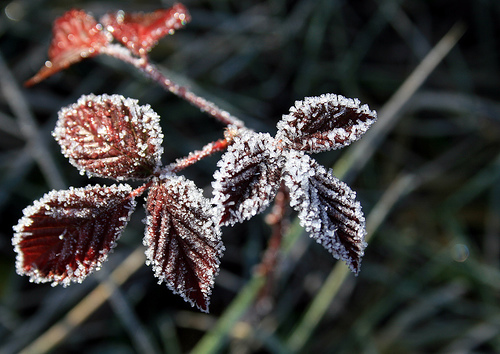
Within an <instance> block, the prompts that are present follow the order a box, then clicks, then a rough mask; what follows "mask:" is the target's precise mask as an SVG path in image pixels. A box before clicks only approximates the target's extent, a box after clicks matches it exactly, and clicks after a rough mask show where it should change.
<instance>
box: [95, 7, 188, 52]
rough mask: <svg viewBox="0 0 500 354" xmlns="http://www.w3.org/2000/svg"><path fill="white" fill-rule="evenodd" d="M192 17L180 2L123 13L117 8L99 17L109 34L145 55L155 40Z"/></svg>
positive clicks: (179, 26)
mask: <svg viewBox="0 0 500 354" xmlns="http://www.w3.org/2000/svg"><path fill="white" fill-rule="evenodd" d="M190 20H191V18H190V16H189V13H188V11H187V9H186V8H185V7H184V5H182V4H175V5H174V6H173V7H171V8H170V9H160V10H156V11H154V12H150V13H126V12H124V11H118V12H116V13H113V14H107V15H105V16H103V18H102V19H101V23H102V24H103V25H104V26H105V28H106V30H108V31H109V32H110V33H111V34H112V36H113V37H114V38H115V39H116V40H117V41H119V42H121V43H122V44H124V45H125V46H126V47H127V48H128V49H130V51H131V52H132V53H134V54H136V55H139V56H144V55H146V54H147V53H148V52H149V51H150V50H151V48H153V47H154V46H155V45H156V43H157V42H158V40H159V39H160V38H162V37H163V36H165V35H167V34H173V33H174V31H175V30H177V29H179V28H181V27H182V26H184V25H185V24H186V23H187V22H189V21H190Z"/></svg>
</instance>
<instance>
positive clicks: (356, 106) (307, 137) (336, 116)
mask: <svg viewBox="0 0 500 354" xmlns="http://www.w3.org/2000/svg"><path fill="white" fill-rule="evenodd" d="M376 119H377V113H376V112H375V111H370V108H368V106H367V105H362V106H360V102H359V100H357V99H351V98H345V97H343V96H340V95H334V94H325V95H321V96H318V97H306V98H305V99H304V100H303V101H296V102H295V106H292V107H291V108H290V113H289V114H288V115H284V116H283V119H282V120H281V121H279V122H278V134H277V135H276V139H277V140H279V141H281V144H282V145H283V147H285V148H287V149H294V150H299V151H305V152H321V151H328V150H332V149H338V148H341V147H344V146H347V145H349V144H350V143H352V142H353V141H356V140H358V139H359V138H360V137H361V136H362V135H363V134H364V133H365V132H366V130H368V128H369V127H370V126H371V125H372V124H373V123H374V122H375V120H376Z"/></svg>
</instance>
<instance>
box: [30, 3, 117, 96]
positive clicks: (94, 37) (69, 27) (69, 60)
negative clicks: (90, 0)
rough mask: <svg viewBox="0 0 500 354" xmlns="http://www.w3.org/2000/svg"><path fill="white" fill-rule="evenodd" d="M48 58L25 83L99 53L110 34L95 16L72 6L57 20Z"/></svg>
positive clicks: (37, 80) (32, 83)
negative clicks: (103, 29) (105, 31)
mask: <svg viewBox="0 0 500 354" xmlns="http://www.w3.org/2000/svg"><path fill="white" fill-rule="evenodd" d="M52 37H53V38H52V42H51V44H50V47H49V60H48V61H46V62H45V66H43V67H42V68H41V69H40V71H39V72H38V73H37V74H36V75H35V76H33V77H32V78H31V79H29V80H28V81H27V82H26V84H25V85H26V86H31V85H34V84H37V83H39V82H40V81H42V80H44V79H46V78H47V77H49V76H51V75H53V74H55V73H56V72H58V71H60V70H63V69H65V68H67V67H68V66H70V65H72V64H74V63H77V62H79V61H81V60H82V59H85V58H89V57H92V56H94V55H96V54H98V53H99V50H100V48H102V47H103V46H106V45H107V44H108V43H109V41H110V38H109V37H108V36H107V35H106V34H105V33H104V32H103V31H102V26H101V25H100V24H98V23H97V22H96V20H95V19H94V17H92V16H91V15H89V14H87V13H86V12H85V11H82V10H76V9H73V10H70V11H67V12H66V13H64V15H63V16H61V17H59V18H58V19H57V20H55V21H54V27H53V29H52Z"/></svg>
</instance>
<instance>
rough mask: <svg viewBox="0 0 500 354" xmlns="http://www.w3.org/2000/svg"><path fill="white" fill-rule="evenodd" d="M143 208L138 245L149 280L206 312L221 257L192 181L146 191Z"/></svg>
mask: <svg viewBox="0 0 500 354" xmlns="http://www.w3.org/2000/svg"><path fill="white" fill-rule="evenodd" d="M146 208H147V212H148V217H147V221H146V236H145V238H144V245H145V246H147V247H148V249H147V251H146V257H147V259H148V264H151V265H152V267H153V271H154V273H155V277H157V278H158V279H159V283H161V282H163V281H164V282H166V283H167V286H168V287H169V288H170V289H171V290H172V291H173V292H174V293H176V294H179V295H181V296H182V298H183V299H184V300H186V301H188V302H189V303H190V304H191V305H192V306H195V305H196V306H197V307H198V308H199V309H200V310H202V311H204V312H208V305H209V298H210V294H211V292H212V287H213V285H214V278H215V276H216V275H217V273H218V272H219V263H220V261H219V258H220V257H222V252H223V251H224V246H223V245H222V241H221V237H220V230H219V228H218V225H217V223H216V221H215V218H214V215H213V211H212V206H211V205H210V203H209V201H208V200H207V199H206V198H204V197H203V194H202V190H201V189H198V188H197V187H196V186H195V184H194V183H193V182H192V181H189V180H187V179H185V178H184V177H177V176H173V177H170V178H169V179H168V180H162V181H158V182H157V183H156V184H155V185H154V186H153V187H152V188H151V190H150V192H149V195H148V199H147V205H146Z"/></svg>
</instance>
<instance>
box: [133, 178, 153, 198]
mask: <svg viewBox="0 0 500 354" xmlns="http://www.w3.org/2000/svg"><path fill="white" fill-rule="evenodd" d="M152 184H153V180H150V181H148V182H147V183H146V184H143V185H142V186H140V187H138V188H136V189H134V190H133V191H132V192H130V196H131V197H132V198H135V197H138V196H140V195H141V194H142V193H144V191H145V190H146V189H148V188H149V187H151V185H152Z"/></svg>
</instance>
